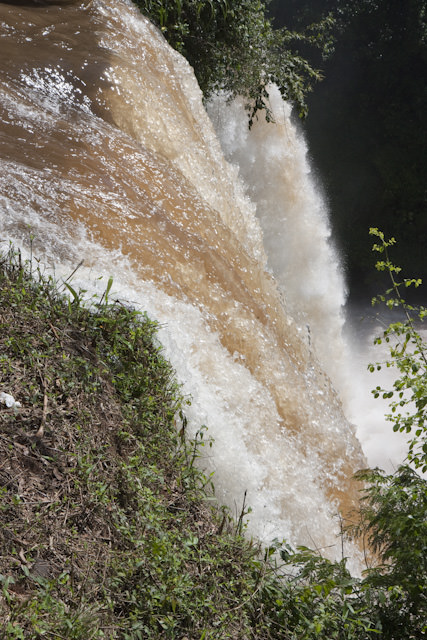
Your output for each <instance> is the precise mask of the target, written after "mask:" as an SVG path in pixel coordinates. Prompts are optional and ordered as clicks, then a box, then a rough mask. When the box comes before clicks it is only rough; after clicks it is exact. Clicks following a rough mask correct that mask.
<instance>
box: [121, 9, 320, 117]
mask: <svg viewBox="0 0 427 640" xmlns="http://www.w3.org/2000/svg"><path fill="white" fill-rule="evenodd" d="M134 1H135V3H136V4H137V5H138V7H139V8H140V10H141V12H142V13H144V14H145V15H147V16H148V17H149V18H150V19H151V20H152V21H153V22H154V23H155V24H156V25H157V26H158V27H159V28H160V29H161V30H162V32H163V34H164V35H165V37H166V39H167V40H168V42H169V43H170V44H171V45H172V46H173V47H174V48H175V49H177V50H178V51H179V52H180V53H182V54H183V55H184V56H185V57H186V58H187V59H188V60H189V62H190V64H191V65H192V66H193V67H194V71H195V74H196V77H197V80H198V82H199V84H200V87H201V89H202V91H203V92H204V94H205V96H206V97H208V96H209V95H210V94H211V93H212V92H214V91H217V90H224V91H226V92H227V93H228V94H230V96H236V95H240V96H244V98H245V99H246V101H247V107H248V111H249V117H250V121H252V120H253V118H254V116H255V115H256V113H257V112H258V111H259V110H262V109H266V111H267V116H270V115H271V114H270V112H269V109H268V93H267V87H268V85H269V84H270V83H275V84H276V85H277V86H278V87H279V89H280V92H281V94H282V96H283V98H285V99H286V100H289V101H291V102H293V103H294V105H295V106H296V108H297V110H298V113H299V115H300V116H302V117H303V116H305V115H306V113H307V103H306V94H307V92H308V91H310V90H311V89H312V87H313V84H314V83H315V82H317V81H318V80H320V78H321V74H320V72H319V71H318V70H316V69H314V68H313V66H312V65H311V64H310V63H309V62H308V61H307V59H306V58H305V57H302V56H301V55H299V53H298V47H299V46H300V45H302V44H304V46H307V45H308V46H310V47H311V48H314V49H316V48H317V49H320V50H322V51H324V52H327V50H328V48H329V47H330V44H331V39H330V29H331V25H332V20H331V19H330V18H326V19H324V20H322V21H320V22H319V23H318V24H315V25H311V26H310V27H308V28H307V29H305V30H304V31H300V32H296V31H290V30H288V29H286V28H285V27H282V28H280V29H274V28H273V26H272V23H271V21H270V20H269V19H268V17H267V15H266V7H265V3H264V2H261V1H259V0H235V1H233V2H231V0H175V2H167V1H166V0H134Z"/></svg>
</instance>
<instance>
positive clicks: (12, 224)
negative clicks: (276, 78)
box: [0, 0, 364, 555]
mask: <svg viewBox="0 0 427 640" xmlns="http://www.w3.org/2000/svg"><path fill="white" fill-rule="evenodd" d="M0 12H1V29H2V36H3V37H2V38H1V40H0V52H1V56H0V60H1V61H2V62H1V63H0V64H1V68H0V76H1V79H2V83H3V86H4V91H3V93H2V96H1V98H0V127H1V134H2V136H3V144H2V148H1V154H2V156H1V161H2V171H1V174H0V186H1V196H0V210H1V214H2V215H1V219H0V231H1V234H2V239H7V238H8V239H10V240H12V241H13V242H15V243H18V244H22V245H24V246H28V243H29V241H30V235H31V244H32V250H33V251H34V252H35V253H36V254H37V256H38V257H39V258H40V259H42V260H43V262H46V263H50V264H54V265H55V268H56V272H57V275H61V274H66V276H65V277H67V276H68V275H69V274H70V273H71V271H73V269H74V268H75V267H76V266H77V264H78V263H79V262H80V261H83V266H81V267H80V268H79V270H78V271H77V273H76V274H75V275H74V276H73V286H74V287H79V286H81V287H83V288H84V289H86V290H88V291H90V292H91V293H96V291H97V288H99V289H100V290H102V289H104V288H105V280H104V281H102V282H101V283H100V282H99V277H101V276H104V277H106V276H109V275H113V277H114V288H113V290H114V294H113V293H112V294H111V295H115V296H117V297H122V298H126V299H127V300H129V301H130V302H132V304H134V305H135V306H137V307H140V308H142V309H146V310H147V311H148V312H149V313H150V314H151V315H152V316H153V317H155V318H157V319H158V320H159V321H160V322H161V323H162V329H161V332H160V339H161V340H162V342H163V344H164V345H165V348H166V353H167V355H168V357H169V358H170V360H171V362H172V364H173V366H174V368H175V369H176V371H177V375H178V378H179V379H180V381H181V382H182V384H183V391H184V393H185V394H188V395H189V396H190V395H191V397H192V405H191V407H189V408H188V417H189V419H190V425H191V430H192V432H193V433H195V432H196V431H197V430H198V428H199V427H200V426H201V424H205V425H206V426H207V427H208V434H209V435H210V436H211V437H212V438H213V439H214V444H213V446H212V448H211V449H210V450H209V453H208V455H207V457H206V459H205V460H204V461H203V462H204V464H205V465H206V467H207V468H208V469H209V471H215V485H216V487H217V492H218V496H219V498H220V500H222V501H224V502H226V503H227V504H229V505H230V506H231V508H232V509H236V508H237V510H239V509H240V505H241V503H242V497H243V493H244V492H245V491H247V502H248V504H249V505H250V506H251V508H252V514H251V516H250V520H249V530H250V532H251V533H253V534H256V535H258V536H260V537H261V538H264V539H266V540H269V539H271V538H273V537H285V538H287V539H289V540H290V541H291V542H296V543H301V544H307V545H309V546H316V547H319V548H320V547H326V546H329V545H334V544H335V534H336V531H337V525H336V518H335V515H336V514H337V512H338V510H341V511H342V512H347V511H348V510H349V509H350V508H352V507H354V506H355V504H356V486H355V485H354V483H353V482H352V480H351V477H352V475H353V473H354V472H355V471H356V470H357V469H358V468H360V467H362V466H364V459H363V455H362V453H361V449H360V446H359V443H358V441H357V440H356V438H355V435H354V431H353V429H352V427H351V426H350V425H349V424H348V422H347V421H346V419H345V417H344V415H343V412H342V409H341V404H340V401H339V398H338V397H337V394H336V393H335V391H334V388H333V386H332V384H331V382H330V380H329V378H328V377H327V375H326V374H325V373H324V371H323V370H322V368H321V366H320V365H319V363H318V359H317V356H316V353H318V354H320V357H323V358H325V353H327V351H328V349H324V348H323V350H322V348H321V341H322V326H323V328H324V329H325V327H327V326H328V322H327V316H325V318H326V320H325V319H324V321H323V323H322V322H320V323H318V322H317V321H316V320H315V319H313V326H314V327H317V328H316V330H315V332H314V335H313V340H312V339H311V338H310V335H308V336H307V329H306V328H305V324H310V325H311V317H310V313H311V311H312V310H313V309H314V308H315V307H316V306H317V307H318V306H319V304H320V305H321V300H322V295H323V297H325V295H326V294H324V293H322V292H321V293H322V295H320V296H319V291H316V295H315V296H314V293H313V296H312V298H313V299H314V298H315V299H316V304H315V305H314V306H313V305H310V303H309V302H307V300H309V299H310V291H309V290H308V289H310V287H311V289H313V287H315V286H316V282H318V283H319V282H320V281H321V279H320V273H319V279H318V280H316V278H312V280H311V281H310V277H309V274H306V275H305V274H301V280H302V285H301V287H300V289H299V292H300V293H298V294H297V295H294V296H293V298H292V299H291V294H289V299H288V300H287V293H286V282H282V283H281V291H280V290H279V286H278V283H277V281H276V280H275V278H274V276H273V275H272V273H271V272H270V271H269V270H267V268H266V264H267V262H266V261H267V258H266V254H265V249H264V246H263V239H262V238H263V234H262V230H261V226H260V223H259V220H258V218H257V216H256V209H257V203H256V202H255V201H251V200H250V199H249V195H251V193H252V196H253V197H254V198H255V199H256V198H258V200H259V202H258V214H259V211H260V207H261V206H262V202H261V200H262V201H263V202H264V205H265V197H262V195H260V193H258V195H257V194H254V193H253V192H251V188H250V185H248V184H246V185H245V183H244V182H243V180H242V178H241V177H239V171H238V168H237V167H236V166H234V165H231V164H229V163H228V162H227V161H226V160H225V158H224V156H223V153H222V150H221V146H220V142H219V140H218V138H217V136H216V133H215V131H214V128H213V125H212V124H211V121H210V119H209V118H208V116H207V114H206V112H205V110H204V107H203V105H202V97H201V93H200V90H199V88H198V86H197V83H196V81H195V79H194V76H193V73H192V70H191V68H190V67H189V66H188V64H187V63H186V61H185V60H184V59H183V58H182V57H181V56H179V55H178V54H177V53H176V52H174V51H173V50H171V49H170V48H169V47H168V45H167V44H166V43H165V41H164V39H163V37H162V36H161V34H160V33H159V32H158V31H157V30H156V29H155V28H154V27H153V26H152V25H150V24H149V23H148V21H146V20H145V19H144V18H143V17H142V16H140V15H139V13H138V12H137V10H136V9H135V8H134V7H133V5H131V4H130V3H128V2H119V1H118V0H105V1H101V0H95V1H93V2H84V3H81V2H79V3H63V4H61V5H58V4H57V3H55V5H52V6H22V7H19V8H17V7H16V6H15V7H12V6H11V5H5V4H2V5H0ZM283 108H285V107H284V106H283ZM230 117H231V115H230ZM233 117H235V116H233ZM238 117H240V116H238ZM258 126H259V127H260V129H258V133H257V129H256V127H255V128H254V132H253V136H254V142H253V144H254V145H256V144H257V143H256V137H257V136H258V137H262V135H260V131H261V130H262V127H264V123H261V122H260V123H259V125H258ZM271 126H272V127H273V126H274V127H276V129H275V138H276V141H279V143H280V145H286V141H287V140H288V141H289V139H290V137H289V132H290V129H289V127H291V126H292V125H291V124H290V121H289V119H288V118H287V119H286V118H285V119H284V120H283V121H280V122H277V124H276V125H271ZM251 135H252V134H251ZM222 137H223V143H224V135H223V136H222ZM294 152H295V149H294V148H293V147H292V145H291V146H290V148H289V149H288V150H287V152H286V153H287V155H288V156H289V154H292V153H294ZM247 160H248V161H249V162H251V161H252V162H255V163H256V162H260V160H259V158H257V156H256V155H254V156H253V158H252V159H251V157H248V158H247ZM234 161H238V159H234ZM289 162H290V164H292V160H290V161H289ZM273 164H274V163H273ZM298 166H299V165H298ZM260 170H261V167H260ZM255 172H256V171H255ZM247 179H248V178H247ZM277 180H280V175H278V176H277ZM281 189H282V187H281ZM282 190H283V189H282ZM288 196H289V194H288ZM295 198H298V189H296V190H295V192H294V193H293V194H292V198H291V199H295ZM268 215H269V212H268V206H267V207H266V206H264V209H263V210H262V215H261V216H260V217H261V218H262V220H263V221H264V222H263V224H265V220H268ZM271 215H272V216H273V215H276V214H275V213H274V212H273V211H272V212H271ZM304 215H305V214H304ZM296 217H298V216H296ZM286 220H287V215H286V212H285V214H284V215H283V225H284V230H283V231H280V233H283V238H286V237H291V236H292V243H288V246H286V243H284V244H283V251H284V252H286V251H287V252H288V254H287V256H288V257H287V264H288V265H289V264H290V263H292V262H293V261H294V262H295V263H296V262H297V259H298V258H299V257H300V254H301V251H303V250H302V248H301V247H299V246H298V233H295V232H294V231H292V229H291V228H290V227H289V228H288V229H286ZM305 220H306V222H307V227H306V233H307V234H310V233H312V234H313V236H314V237H315V238H316V243H315V245H317V246H318V249H319V250H323V248H322V247H323V245H322V246H320V245H321V243H327V234H320V235H318V228H317V227H313V225H314V224H315V221H311V222H310V221H307V219H306V218H305ZM289 224H290V225H291V224H292V222H289ZM319 224H320V222H319ZM279 226H280V228H281V225H279ZM280 233H279V231H278V232H277V234H276V235H277V236H278V238H279V236H280ZM292 233H293V235H292ZM273 235H274V234H273ZM270 240H271V235H270ZM279 240H280V238H279ZM270 248H271V243H270ZM279 250H280V247H279ZM269 260H270V256H269ZM273 262H274V261H273ZM305 262H306V260H303V261H301V264H302V263H305ZM270 263H271V260H270ZM313 263H314V271H320V269H321V266H318V265H320V264H321V263H319V262H316V258H315V256H314V255H313ZM316 265H317V266H316ZM273 268H274V265H273ZM297 271H298V270H297ZM285 272H286V270H285ZM297 275H298V274H295V270H294V273H293V276H292V277H293V278H294V281H295V279H296V276H297ZM285 279H286V278H285ZM292 290H293V291H295V287H294V286H293V287H292ZM283 291H284V293H283ZM303 297H304V301H303ZM299 298H301V301H302V302H304V304H303V305H302V310H301V313H299V311H298V308H297V306H298V299H299ZM319 300H320V302H319ZM289 309H292V315H291V314H290V312H289ZM295 318H296V320H295ZM331 323H333V320H332V319H331ZM302 327H303V328H302ZM316 342H317V345H318V346H317V347H316ZM324 342H325V341H324ZM326 342H327V343H328V344H329V345H330V354H331V362H330V363H329V365H330V366H329V370H333V369H334V366H335V365H334V357H335V356H334V349H335V344H333V342H334V336H329V337H328V338H327V340H326ZM340 551H341V549H340V548H339V549H338V548H337V554H338V555H339V554H340ZM334 553H335V552H334V550H332V551H331V555H334Z"/></svg>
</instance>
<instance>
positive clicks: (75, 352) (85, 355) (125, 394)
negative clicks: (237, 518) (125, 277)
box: [0, 252, 287, 640]
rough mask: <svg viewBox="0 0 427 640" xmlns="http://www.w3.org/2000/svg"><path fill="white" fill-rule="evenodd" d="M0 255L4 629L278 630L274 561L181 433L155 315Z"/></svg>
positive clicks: (119, 634)
mask: <svg viewBox="0 0 427 640" xmlns="http://www.w3.org/2000/svg"><path fill="white" fill-rule="evenodd" d="M0 263H1V264H0V391H4V392H7V393H10V394H12V395H13V396H14V398H15V399H16V400H19V402H20V403H21V404H22V407H21V408H20V409H18V410H15V409H13V408H9V409H8V408H7V407H6V406H5V405H4V404H0V500H1V502H0V574H1V575H0V580H1V584H0V586H2V592H1V595H0V598H1V599H0V628H4V629H6V632H5V633H6V637H7V638H31V639H33V638H34V639H35V638H42V637H43V638H45V637H47V638H75V639H80V638H85V640H88V639H89V638H97V637H107V638H188V639H190V638H198V639H199V638H262V637H265V638H268V637H287V636H285V635H282V631H283V633H284V628H283V629H282V631H280V628H281V627H282V625H281V623H280V617H281V614H280V613H279V612H277V611H276V608H277V607H276V605H274V604H273V606H272V614H273V615H272V616H271V615H266V613H265V609H266V607H267V609H268V608H269V606H270V605H268V606H267V601H268V600H269V599H271V598H272V602H274V599H275V597H276V596H277V588H278V587H277V584H276V578H275V574H274V571H273V569H272V568H270V567H269V566H268V565H266V564H265V563H264V562H263V561H261V560H259V555H258V554H259V550H258V548H257V547H256V546H255V545H254V544H253V543H251V542H249V541H246V540H245V539H244V538H243V537H242V535H241V527H239V526H238V525H235V524H233V523H232V521H231V520H230V519H229V518H228V516H227V515H226V513H225V512H224V511H223V510H221V509H218V507H216V506H215V503H214V501H213V496H212V488H211V486H210V482H209V481H208V479H207V478H205V477H204V476H203V474H201V473H200V472H199V471H197V470H196V468H195V466H194V460H195V458H196V457H197V455H198V451H199V447H200V442H199V444H198V445H197V444H195V443H186V442H185V438H184V437H183V436H184V433H183V432H184V430H185V418H184V427H183V428H182V430H181V431H180V433H178V430H177V428H176V424H175V416H176V415H177V413H179V412H181V416H182V409H181V405H182V399H181V397H180V393H179V388H178V386H177V384H176V382H175V380H174V378H173V372H172V371H171V368H170V366H169V364H168V363H167V362H166V361H165V360H164V358H163V357H162V354H161V350H160V348H159V346H158V344H157V343H156V339H155V331H156V328H155V325H154V323H152V322H151V321H150V320H148V319H147V318H146V317H144V316H142V315H139V314H137V313H135V312H134V311H132V310H131V309H128V308H126V307H125V306H123V305H122V304H120V303H118V302H116V303H113V304H109V303H108V304H107V302H106V300H105V298H104V300H101V301H98V303H97V305H96V307H97V308H96V309H95V311H92V312H89V311H88V310H87V308H85V307H84V306H82V304H81V301H80V299H79V297H78V295H77V293H76V292H74V291H73V290H72V291H71V293H72V294H73V295H72V296H71V299H72V302H69V301H67V300H66V299H65V298H64V297H63V296H61V295H60V294H59V293H58V288H57V287H55V285H54V283H53V282H52V281H50V279H48V278H42V279H41V280H40V279H39V276H40V274H38V277H37V278H33V277H32V276H31V274H30V272H29V269H28V265H27V266H23V265H22V264H21V259H20V256H19V254H18V255H13V254H12V252H9V253H8V255H4V256H3V257H2V258H1V259H0ZM275 585H276V586H275ZM265 587H268V589H270V590H271V598H270V596H268V594H267V595H265V594H264V595H263V596H262V593H263V592H264V589H265Z"/></svg>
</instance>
